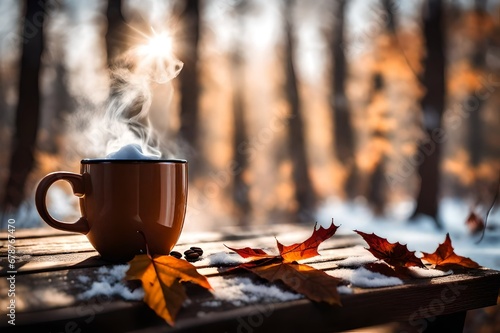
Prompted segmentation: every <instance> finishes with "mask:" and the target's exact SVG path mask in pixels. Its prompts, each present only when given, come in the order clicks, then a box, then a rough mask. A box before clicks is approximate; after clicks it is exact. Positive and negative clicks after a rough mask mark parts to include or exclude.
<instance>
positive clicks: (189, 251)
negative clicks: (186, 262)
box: [184, 249, 196, 256]
mask: <svg viewBox="0 0 500 333" xmlns="http://www.w3.org/2000/svg"><path fill="white" fill-rule="evenodd" d="M190 253H196V252H195V251H193V250H191V249H189V250H186V251H184V255H186V256H187V255H188V254H190Z"/></svg>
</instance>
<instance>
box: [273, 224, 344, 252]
mask: <svg viewBox="0 0 500 333" xmlns="http://www.w3.org/2000/svg"><path fill="white" fill-rule="evenodd" d="M338 228H339V227H337V226H336V225H335V224H333V221H332V224H331V225H330V227H328V228H327V229H325V228H323V226H320V227H319V229H316V224H315V225H314V230H313V233H312V235H311V237H309V238H308V239H306V240H305V241H303V242H302V243H296V244H292V245H288V246H287V245H283V244H281V243H280V242H278V240H276V244H277V246H278V250H279V251H280V255H281V257H282V258H283V261H284V262H293V261H296V260H302V259H307V258H311V257H315V256H318V255H319V253H318V246H319V245H320V244H321V243H323V241H325V240H327V239H328V238H330V237H332V236H333V235H334V234H335V232H336V231H337V229H338Z"/></svg>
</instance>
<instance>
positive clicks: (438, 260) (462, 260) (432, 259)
mask: <svg viewBox="0 0 500 333" xmlns="http://www.w3.org/2000/svg"><path fill="white" fill-rule="evenodd" d="M422 253H423V257H422V260H425V261H427V262H428V263H430V264H433V265H434V266H435V267H441V268H444V267H446V268H453V267H458V268H460V267H462V268H463V267H465V268H478V267H479V264H478V263H477V262H475V261H473V260H472V259H470V258H467V257H462V256H459V255H457V254H455V251H454V249H453V246H452V245H451V238H450V234H446V239H445V240H444V243H443V244H439V246H438V248H437V249H436V251H434V253H432V254H429V253H425V252H422Z"/></svg>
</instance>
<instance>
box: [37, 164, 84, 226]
mask: <svg viewBox="0 0 500 333" xmlns="http://www.w3.org/2000/svg"><path fill="white" fill-rule="evenodd" d="M58 180H65V181H67V182H68V183H70V185H71V187H72V189H73V193H74V194H75V195H76V196H77V197H83V196H84V195H85V186H84V183H83V177H82V175H79V174H77V173H72V172H53V173H49V174H48V175H47V176H45V177H44V178H43V179H42V180H41V181H40V183H39V184H38V187H37V188H36V194H35V204H36V209H37V210H38V214H40V217H41V218H42V219H43V220H44V221H45V223H47V224H48V225H50V226H51V227H52V228H56V229H59V230H64V231H74V232H79V233H81V234H84V235H85V234H87V233H88V232H89V230H90V227H89V223H88V222H87V219H85V217H83V216H82V217H80V219H79V220H78V221H76V222H74V223H65V222H61V221H58V220H56V219H55V218H53V217H52V216H50V214H49V212H48V210H47V203H46V197H47V191H48V190H49V187H50V186H51V185H52V184H53V183H54V182H56V181H58Z"/></svg>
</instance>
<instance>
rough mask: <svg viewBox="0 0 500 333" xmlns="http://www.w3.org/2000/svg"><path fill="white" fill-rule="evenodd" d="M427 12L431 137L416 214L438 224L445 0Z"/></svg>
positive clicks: (423, 147)
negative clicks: (428, 217) (426, 216)
mask: <svg viewBox="0 0 500 333" xmlns="http://www.w3.org/2000/svg"><path fill="white" fill-rule="evenodd" d="M425 9H426V10H425V12H424V29H423V31H424V40H425V46H426V50H427V57H426V58H425V60H424V66H423V67H424V74H423V78H422V84H423V85H424V87H425V89H426V92H425V95H424V97H423V98H422V100H421V106H422V112H423V126H424V129H425V133H426V135H427V138H426V139H425V140H422V141H421V142H419V145H418V151H417V154H418V160H419V161H421V163H420V164H419V167H418V174H419V175H420V191H419V193H418V197H417V206H416V208H415V211H414V213H413V216H412V217H415V216H417V215H420V214H424V215H428V216H430V217H431V218H432V219H433V220H434V222H435V224H436V226H437V227H438V228H442V224H441V222H440V221H439V219H438V192H439V184H440V180H441V177H440V170H439V165H440V158H441V140H440V139H439V133H440V131H441V128H442V125H441V123H442V115H443V112H444V106H445V105H444V103H445V94H446V88H445V55H444V42H445V41H444V34H443V27H442V25H443V4H442V1H441V0H429V1H427V3H426V8H425Z"/></svg>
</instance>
